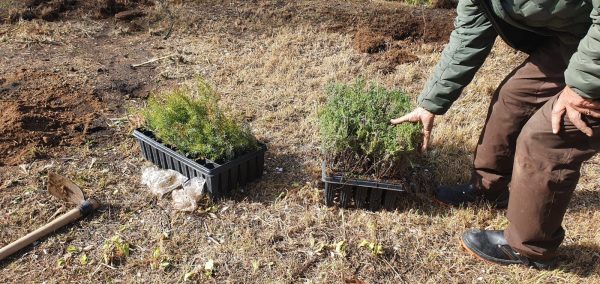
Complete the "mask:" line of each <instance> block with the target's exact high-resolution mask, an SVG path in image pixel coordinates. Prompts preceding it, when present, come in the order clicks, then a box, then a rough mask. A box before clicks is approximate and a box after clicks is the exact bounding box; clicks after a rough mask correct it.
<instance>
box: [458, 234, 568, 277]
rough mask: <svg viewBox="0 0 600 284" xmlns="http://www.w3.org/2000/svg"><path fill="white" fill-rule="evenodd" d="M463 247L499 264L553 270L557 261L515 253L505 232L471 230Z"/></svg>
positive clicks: (463, 239)
mask: <svg viewBox="0 0 600 284" xmlns="http://www.w3.org/2000/svg"><path fill="white" fill-rule="evenodd" d="M462 245H463V247H464V248H465V249H467V250H468V251H469V252H470V253H472V254H473V255H474V256H476V257H477V258H480V259H483V260H485V261H489V262H493V263H497V264H504V265H508V264H521V265H526V266H530V267H534V268H537V269H551V268H553V267H554V266H556V261H555V260H544V261H541V260H532V259H529V258H527V257H525V256H523V255H521V254H519V253H518V252H516V251H514V250H513V249H512V248H511V247H510V246H509V245H508V243H507V242H506V239H505V238H504V231H501V230H500V231H486V230H469V231H467V232H465V233H464V234H463V236H462Z"/></svg>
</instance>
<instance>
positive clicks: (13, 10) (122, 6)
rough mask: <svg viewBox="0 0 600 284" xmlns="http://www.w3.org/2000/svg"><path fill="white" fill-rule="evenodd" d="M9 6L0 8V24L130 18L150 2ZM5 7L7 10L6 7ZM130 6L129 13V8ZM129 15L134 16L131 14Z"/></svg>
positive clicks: (64, 0)
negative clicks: (23, 21)
mask: <svg viewBox="0 0 600 284" xmlns="http://www.w3.org/2000/svg"><path fill="white" fill-rule="evenodd" d="M8 4H9V5H10V4H12V5H10V7H0V23H2V22H11V23H15V22H16V21H18V20H20V19H23V20H26V21H29V20H33V19H42V20H45V21H57V20H69V19H74V18H76V17H80V16H82V15H84V14H90V15H91V16H92V17H93V18H95V19H105V18H109V17H112V16H115V15H116V14H119V15H120V16H119V17H118V18H120V19H131V18H134V17H137V16H140V12H139V11H137V10H135V8H137V7H139V6H149V5H153V4H154V1H148V0H89V1H77V0H27V1H21V2H15V3H11V1H8ZM7 8H8V9H7ZM130 9H132V11H137V13H136V12H130V11H128V10H130ZM132 15H135V16H134V17H132Z"/></svg>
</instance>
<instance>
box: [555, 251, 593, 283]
mask: <svg viewBox="0 0 600 284" xmlns="http://www.w3.org/2000/svg"><path fill="white" fill-rule="evenodd" d="M559 254H560V261H561V263H560V266H559V267H558V269H560V270H562V271H565V272H569V273H573V274H576V275H578V276H580V277H590V276H592V275H595V274H598V273H600V246H598V245H597V244H574V245H566V246H563V247H561V248H560V252H559Z"/></svg>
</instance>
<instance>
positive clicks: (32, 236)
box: [0, 199, 100, 261]
mask: <svg viewBox="0 0 600 284" xmlns="http://www.w3.org/2000/svg"><path fill="white" fill-rule="evenodd" d="M98 207H100V204H99V203H98V201H96V200H94V199H90V200H86V201H84V202H83V203H82V204H81V205H79V206H77V208H73V209H71V210H70V211H69V212H67V213H65V214H63V215H61V216H60V217H58V218H56V219H54V220H52V222H50V223H48V224H46V225H44V226H43V227H41V228H39V229H37V230H35V231H33V232H31V233H29V234H27V235H26V236H24V237H22V238H20V239H18V240H16V241H14V242H12V243H10V244H8V245H7V246H5V247H3V248H1V249H0V261H1V260H3V259H4V258H6V257H8V256H10V255H11V254H13V253H15V252H17V251H19V250H20V249H22V248H24V247H26V246H28V245H30V244H31V243H33V242H35V241H37V240H39V239H40V238H43V237H45V236H47V235H48V234H50V233H52V232H54V231H56V230H58V229H60V228H62V227H63V226H65V225H67V224H69V223H71V222H73V221H75V220H77V219H79V218H81V216H85V215H88V214H89V213H91V212H92V211H94V210H96V209H98Z"/></svg>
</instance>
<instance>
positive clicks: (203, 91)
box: [141, 81, 258, 163]
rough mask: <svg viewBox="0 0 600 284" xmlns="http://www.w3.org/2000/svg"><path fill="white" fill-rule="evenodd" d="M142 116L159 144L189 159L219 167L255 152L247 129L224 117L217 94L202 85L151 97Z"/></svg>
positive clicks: (205, 85) (253, 143)
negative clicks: (211, 163) (245, 154)
mask: <svg viewBox="0 0 600 284" xmlns="http://www.w3.org/2000/svg"><path fill="white" fill-rule="evenodd" d="M141 113H142V115H143V117H144V119H145V127H146V128H147V129H148V130H151V131H152V132H153V133H154V135H156V137H157V138H158V139H159V140H160V141H161V142H162V143H165V144H167V145H169V146H171V147H174V148H176V149H177V150H178V151H180V152H182V153H183V154H185V155H187V156H189V157H191V158H195V159H202V158H206V159H210V160H213V161H216V162H221V163H222V162H225V161H228V160H232V159H234V158H235V157H237V156H239V155H241V154H244V153H247V152H250V151H253V150H256V149H258V142H257V141H256V138H255V137H254V136H253V135H252V132H251V131H250V128H249V126H248V125H246V124H242V123H240V122H238V121H237V120H234V119H232V118H230V117H228V116H226V115H225V113H224V112H223V110H222V109H221V108H220V107H219V105H218V96H217V94H216V92H215V91H213V89H212V88H210V87H209V86H208V85H207V84H206V83H204V82H202V81H199V82H198V85H197V88H196V89H195V90H190V89H178V90H173V91H170V92H165V93H162V94H159V95H155V96H153V97H151V98H150V100H149V101H148V106H147V107H146V108H145V109H143V110H142V112H141Z"/></svg>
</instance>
